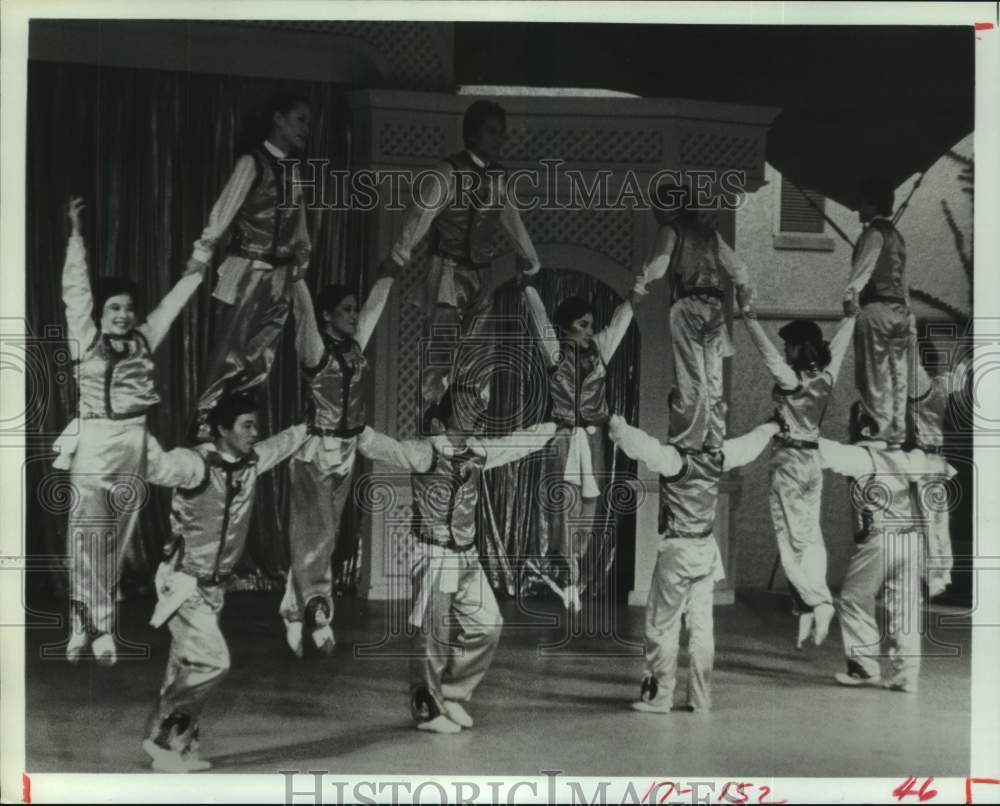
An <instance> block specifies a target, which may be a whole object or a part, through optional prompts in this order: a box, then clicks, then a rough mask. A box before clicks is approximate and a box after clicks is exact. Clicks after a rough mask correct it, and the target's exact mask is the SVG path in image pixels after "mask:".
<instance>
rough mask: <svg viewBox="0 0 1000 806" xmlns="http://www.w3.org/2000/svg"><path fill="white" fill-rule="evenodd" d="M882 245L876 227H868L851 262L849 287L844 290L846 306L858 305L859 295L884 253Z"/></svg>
mask: <svg viewBox="0 0 1000 806" xmlns="http://www.w3.org/2000/svg"><path fill="white" fill-rule="evenodd" d="M882 243H883V238H882V233H881V232H879V231H878V230H877V229H875V227H868V229H866V230H865V231H864V232H863V233H861V239H860V240H859V241H858V246H857V250H856V252H855V255H854V259H853V260H852V261H851V276H850V277H848V278H847V287H846V288H845V289H844V303H845V306H846V305H847V304H848V303H851V304H852V305H856V304H857V299H858V294H860V293H861V289H862V288H864V287H865V286H866V285H867V284H868V280H869V279H870V278H871V276H872V272H873V271H875V264H876V263H877V262H878V256H879V254H881V252H882Z"/></svg>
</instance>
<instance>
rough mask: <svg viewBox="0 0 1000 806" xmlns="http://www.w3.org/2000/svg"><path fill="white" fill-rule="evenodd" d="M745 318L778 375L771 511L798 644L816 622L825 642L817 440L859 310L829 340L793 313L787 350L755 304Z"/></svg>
mask: <svg viewBox="0 0 1000 806" xmlns="http://www.w3.org/2000/svg"><path fill="white" fill-rule="evenodd" d="M743 321H744V323H745V324H746V326H747V330H749V331H750V336H751V338H752V339H753V342H754V344H755V345H756V346H757V349H758V350H759V351H760V354H761V356H763V358H764V361H765V363H766V364H767V368H768V370H770V372H771V377H773V378H774V383H775V385H774V395H773V398H774V402H775V407H776V408H775V414H776V416H777V418H778V422H779V423H780V425H781V432H780V433H779V434H778V436H777V437H776V438H775V447H774V453H773V454H772V457H771V495H770V498H771V518H772V520H773V521H774V534H775V538H776V540H777V542H778V552H779V554H780V556H781V565H782V567H783V568H784V569H785V576H786V577H787V578H788V581H789V583H790V584H791V585H792V590H793V596H794V600H795V612H796V613H797V614H798V616H799V630H798V638H797V639H796V646H797V647H798V648H800V649H801V648H802V644H803V643H804V642H805V641H806V639H807V638H808V637H809V635H810V634H811V633H813V628H814V627H815V634H814V641H815V643H816V644H817V645H819V644H821V643H823V641H824V640H825V639H826V635H827V632H828V631H829V629H830V621H831V620H832V619H833V615H834V609H833V595H832V594H831V593H830V589H829V587H827V584H826V546H825V545H824V544H823V532H822V529H821V527H820V507H821V505H822V497H823V471H822V468H821V467H820V462H819V443H818V442H817V440H818V439H819V428H820V424H821V423H822V422H823V415H824V414H825V413H826V407H827V404H828V403H829V402H830V394H831V393H832V392H833V386H834V384H835V383H836V382H837V376H838V375H839V374H840V365H841V363H842V362H843V360H844V355H845V354H846V353H847V347H848V345H849V344H850V343H851V335H852V334H853V332H854V322H855V318H854V317H853V316H849V317H846V318H845V319H844V321H843V322H842V323H841V325H840V328H839V329H838V330H837V334H836V335H835V336H834V338H833V342H832V343H831V344H827V342H826V341H824V340H823V331H822V330H820V328H819V325H817V324H816V323H815V322H813V321H811V320H809V319H795V320H792V321H791V322H789V323H788V324H787V325H785V326H784V327H782V328H781V330H779V331H778V335H779V336H781V338H782V339H784V341H785V354H784V356H782V355H781V354H780V353H779V352H778V351H777V349H775V347H774V345H773V344H772V343H771V340H770V339H769V338H768V337H767V334H766V333H765V332H764V328H762V327H761V326H760V323H759V322H758V321H757V318H756V315H755V314H754V312H753V311H752V310H747V311H744V313H743Z"/></svg>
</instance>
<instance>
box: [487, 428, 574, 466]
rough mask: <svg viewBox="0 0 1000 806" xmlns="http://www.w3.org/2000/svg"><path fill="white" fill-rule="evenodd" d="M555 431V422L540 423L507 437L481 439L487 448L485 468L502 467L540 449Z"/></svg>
mask: <svg viewBox="0 0 1000 806" xmlns="http://www.w3.org/2000/svg"><path fill="white" fill-rule="evenodd" d="M555 433H556V424H555V423H539V424H538V425H533V426H531V428H525V429H523V430H521V431H514V432H513V433H511V434H508V435H507V436H505V437H499V438H495V439H483V440H480V442H481V444H482V445H483V447H484V448H485V449H486V467H485V469H486V470H489V469H490V468H492V467H500V466H501V465H506V464H509V463H510V462H515V461H517V460H518V459H523V458H524V457H525V456H529V455H531V454H533V453H535V452H536V451H540V450H541V449H542V448H544V447H545V446H546V445H547V444H548V443H549V440H551V439H552V437H553V436H554V435H555Z"/></svg>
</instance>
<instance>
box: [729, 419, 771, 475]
mask: <svg viewBox="0 0 1000 806" xmlns="http://www.w3.org/2000/svg"><path fill="white" fill-rule="evenodd" d="M780 430H781V428H780V426H779V425H778V424H777V423H775V422H766V423H761V424H760V425H758V426H757V427H756V428H755V429H753V431H750V432H749V433H746V434H744V435H743V436H741V437H736V438H735V439H727V440H726V441H725V442H723V443H722V469H723V470H732V469H733V468H736V467H743V465H748V464H750V463H751V462H752V461H753V460H754V459H756V458H757V457H758V456H760V454H761V452H762V451H763V450H764V448H766V447H767V445H768V443H769V442H770V441H771V439H772V438H773V437H774V435H775V434H777V433H778V432H779V431H780Z"/></svg>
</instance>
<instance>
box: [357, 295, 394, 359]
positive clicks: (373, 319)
mask: <svg viewBox="0 0 1000 806" xmlns="http://www.w3.org/2000/svg"><path fill="white" fill-rule="evenodd" d="M392 283H393V278H392V277H382V278H380V279H378V280H376V281H375V285H374V286H372V290H371V293H369V294H368V299H366V300H365V304H364V305H363V306H362V308H361V313H359V314H358V330H357V339H358V344H360V345H361V349H362V350H364V349H365V347H367V346H368V340H369V339H370V338H371V337H372V333H374V332H375V326H376V325H377V324H378V320H379V319H381V318H382V311H384V310H385V303H386V302H387V301H388V299H389V292H390V291H392Z"/></svg>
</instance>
